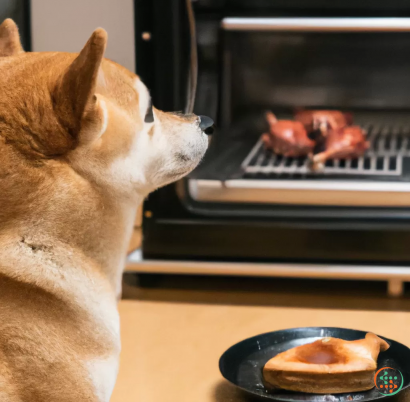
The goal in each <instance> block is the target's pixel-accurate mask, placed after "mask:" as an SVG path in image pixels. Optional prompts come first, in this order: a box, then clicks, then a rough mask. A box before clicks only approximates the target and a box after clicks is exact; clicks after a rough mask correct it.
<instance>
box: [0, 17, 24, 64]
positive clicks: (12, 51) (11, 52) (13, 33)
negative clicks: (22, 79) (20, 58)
mask: <svg viewBox="0 0 410 402" xmlns="http://www.w3.org/2000/svg"><path fill="white" fill-rule="evenodd" d="M22 52H24V50H23V47H22V46H21V42H20V36H19V30H18V28H17V25H16V23H15V22H14V21H13V20H12V19H10V18H7V19H6V20H4V21H3V23H2V24H1V25H0V57H7V56H15V55H17V54H19V53H22Z"/></svg>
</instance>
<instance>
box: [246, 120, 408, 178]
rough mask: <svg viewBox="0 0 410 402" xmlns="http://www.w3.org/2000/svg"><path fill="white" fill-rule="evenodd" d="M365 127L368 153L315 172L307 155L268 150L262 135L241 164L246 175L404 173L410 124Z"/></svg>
mask: <svg viewBox="0 0 410 402" xmlns="http://www.w3.org/2000/svg"><path fill="white" fill-rule="evenodd" d="M363 128H364V129H365V130H366V132H367V140H368V141H369V142H370V148H369V149H368V150H367V151H366V153H365V155H364V156H362V157H360V158H356V159H351V160H347V159H343V160H337V159H334V160H329V161H327V162H326V165H325V167H324V168H323V170H321V171H320V172H312V170H311V169H310V168H309V160H308V158H307V157H301V158H292V157H283V156H281V155H276V154H274V153H272V152H270V151H265V149H264V146H263V143H262V139H261V138H260V139H259V141H258V142H257V143H256V144H255V146H254V147H253V148H252V150H251V152H250V153H249V154H248V156H247V157H246V158H245V160H244V161H243V162H242V165H241V167H242V170H243V171H244V173H245V174H265V175H269V174H291V175H296V174H299V175H300V174H302V175H304V174H314V175H350V176H351V175H358V176H363V175H365V176H401V175H402V168H403V157H405V156H410V137H409V135H410V127H389V126H372V125H365V126H364V127H363Z"/></svg>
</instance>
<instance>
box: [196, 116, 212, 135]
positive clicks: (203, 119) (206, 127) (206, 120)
mask: <svg viewBox="0 0 410 402" xmlns="http://www.w3.org/2000/svg"><path fill="white" fill-rule="evenodd" d="M198 117H199V119H200V122H199V128H200V129H201V130H202V131H203V132H204V133H205V134H207V135H211V134H213V133H214V131H215V124H214V121H213V120H212V119H211V118H210V117H208V116H198Z"/></svg>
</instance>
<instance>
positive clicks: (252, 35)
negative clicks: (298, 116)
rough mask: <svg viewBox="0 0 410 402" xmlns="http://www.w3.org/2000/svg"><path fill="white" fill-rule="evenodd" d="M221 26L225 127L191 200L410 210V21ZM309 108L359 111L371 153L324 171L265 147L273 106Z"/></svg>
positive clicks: (288, 115)
mask: <svg viewBox="0 0 410 402" xmlns="http://www.w3.org/2000/svg"><path fill="white" fill-rule="evenodd" d="M221 27H222V33H221V41H222V54H221V61H222V63H221V65H222V69H221V76H222V85H221V102H220V119H219V122H220V130H219V132H218V133H217V134H216V136H215V138H214V144H212V145H213V147H212V150H211V152H212V153H213V155H212V158H210V157H209V156H208V159H207V160H206V161H205V163H204V164H202V166H201V167H200V168H199V169H198V170H197V171H196V172H195V173H194V174H193V175H192V176H191V178H190V179H189V184H188V194H189V196H190V198H191V199H192V200H194V201H198V202H202V203H204V204H206V203H219V204H221V203H235V204H236V205H238V204H248V205H249V204H258V205H261V204H263V205H265V206H268V205H270V206H272V213H274V212H275V211H276V212H277V213H278V214H279V213H283V212H284V209H283V208H282V207H284V206H287V207H290V206H305V207H312V206H313V207H318V206H328V207H341V208H349V209H350V210H351V208H352V207H360V208H363V207H369V208H388V207H393V208H394V207H409V206H410V197H409V190H410V183H409V179H410V169H409V168H410V141H409V139H410V137H409V135H410V109H409V108H410V75H409V74H408V71H410V56H408V54H407V52H406V49H407V48H408V47H409V45H410V19H407V18H403V19H400V18H398V19H397V18H396V19H389V18H367V19H366V18H225V19H223V20H222V23H221ZM305 108H308V109H319V110H323V109H340V110H344V111H348V112H350V113H353V116H354V124H356V125H360V126H361V127H362V128H363V129H364V131H365V133H366V137H367V138H366V140H367V141H368V143H369V145H370V146H369V149H368V150H367V152H366V153H365V154H364V155H363V156H360V157H357V158H353V159H341V160H339V159H329V160H327V161H326V164H325V166H324V167H323V168H322V169H320V170H318V171H315V170H313V169H312V166H311V158H309V157H307V156H305V157H284V156H282V155H280V154H275V153H274V152H271V151H266V150H265V147H264V144H263V141H262V138H261V135H262V133H263V132H267V131H268V128H267V127H266V126H267V124H266V122H265V113H266V111H267V110H271V111H273V112H274V113H275V114H276V116H278V118H285V119H292V118H293V114H294V112H295V110H298V109H305ZM233 150H234V151H233ZM216 166H218V169H217V171H216V169H215V167H216ZM293 209H294V210H295V211H296V210H298V208H293ZM316 211H317V214H316V215H317V216H320V215H321V211H322V212H323V209H321V208H316ZM334 213H336V214H337V213H338V212H336V211H335V212H334ZM366 213H367V212H366Z"/></svg>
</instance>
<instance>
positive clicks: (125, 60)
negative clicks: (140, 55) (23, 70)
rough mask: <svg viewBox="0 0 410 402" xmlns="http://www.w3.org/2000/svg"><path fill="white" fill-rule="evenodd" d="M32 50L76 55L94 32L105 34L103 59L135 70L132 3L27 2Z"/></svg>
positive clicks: (85, 0)
mask: <svg viewBox="0 0 410 402" xmlns="http://www.w3.org/2000/svg"><path fill="white" fill-rule="evenodd" d="M31 24H32V25H31V30H32V49H33V51H37V52H41V51H66V52H79V51H80V50H81V48H82V47H83V46H84V44H85V43H86V41H87V39H88V38H89V36H90V35H91V33H92V32H93V30H94V29H96V28H98V27H102V28H104V29H105V30H106V31H107V32H108V47H107V52H106V57H108V58H109V59H111V60H114V61H116V62H117V63H119V64H122V65H123V66H125V67H127V68H128V69H130V70H132V71H135V40H134V1H133V0H31Z"/></svg>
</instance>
